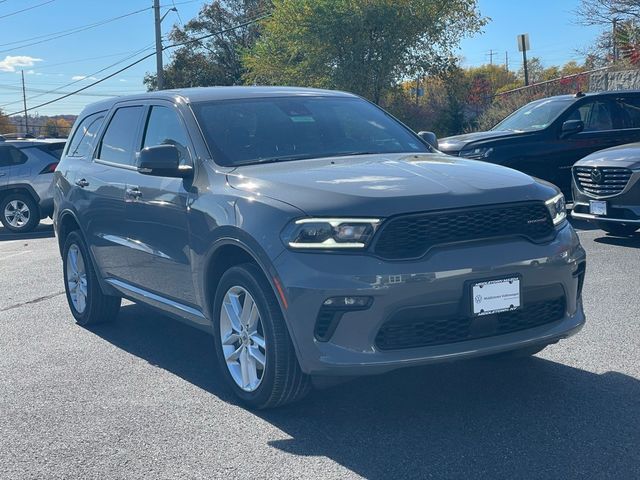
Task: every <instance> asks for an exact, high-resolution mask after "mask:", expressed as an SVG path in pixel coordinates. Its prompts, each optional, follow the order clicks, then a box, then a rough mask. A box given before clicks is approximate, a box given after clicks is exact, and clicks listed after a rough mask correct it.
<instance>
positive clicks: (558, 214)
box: [545, 193, 567, 225]
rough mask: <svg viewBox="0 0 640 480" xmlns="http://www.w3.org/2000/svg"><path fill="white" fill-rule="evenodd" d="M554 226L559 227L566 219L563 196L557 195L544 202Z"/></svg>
mask: <svg viewBox="0 0 640 480" xmlns="http://www.w3.org/2000/svg"><path fill="white" fill-rule="evenodd" d="M545 203H546V205H547V208H548V209H549V213H550V214H551V218H552V219H553V224H554V225H560V224H561V223H562V222H564V221H565V220H566V219H567V204H566V203H565V201H564V195H563V194H561V193H559V194H558V195H556V196H555V197H553V198H552V199H550V200H547V201H546V202H545Z"/></svg>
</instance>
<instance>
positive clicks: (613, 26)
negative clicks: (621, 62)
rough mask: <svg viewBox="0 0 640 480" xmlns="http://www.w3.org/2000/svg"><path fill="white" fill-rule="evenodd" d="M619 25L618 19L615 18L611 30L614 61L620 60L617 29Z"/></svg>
mask: <svg viewBox="0 0 640 480" xmlns="http://www.w3.org/2000/svg"><path fill="white" fill-rule="evenodd" d="M617 27H618V19H617V18H614V19H613V22H612V31H611V47H612V49H613V63H615V62H617V61H618V46H617V45H616V30H617Z"/></svg>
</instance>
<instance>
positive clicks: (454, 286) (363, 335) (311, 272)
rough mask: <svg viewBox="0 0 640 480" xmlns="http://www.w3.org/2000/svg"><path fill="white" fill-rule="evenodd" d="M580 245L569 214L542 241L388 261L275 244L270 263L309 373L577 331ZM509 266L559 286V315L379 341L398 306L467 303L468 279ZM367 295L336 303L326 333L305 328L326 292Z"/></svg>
mask: <svg viewBox="0 0 640 480" xmlns="http://www.w3.org/2000/svg"><path fill="white" fill-rule="evenodd" d="M584 262H585V252H584V250H583V249H582V247H581V246H580V243H579V240H578V237H577V235H576V234H575V232H574V230H573V229H572V228H571V226H569V225H568V224H567V225H565V226H564V227H563V228H562V229H561V230H560V231H559V232H558V234H557V236H556V238H555V239H554V240H553V241H551V242H549V243H547V244H543V245H539V244H534V243H531V242H529V241H527V240H524V239H503V240H491V241H483V242H474V243H469V244H465V245H457V246H448V247H440V248H437V249H433V250H432V251H431V252H430V253H429V254H428V255H427V256H426V257H424V258H423V259H420V260H416V261H410V262H407V261H404V262H389V261H384V260H381V259H379V258H376V257H372V256H368V255H349V254H335V253H333V254H332V253H328V254H322V253H300V252H292V251H289V250H286V251H284V252H283V253H282V254H281V255H280V256H279V257H278V258H277V259H276V261H275V262H274V267H275V269H276V271H277V274H278V276H279V278H280V280H281V282H282V285H283V287H284V289H285V296H286V299H287V304H288V307H287V308H286V309H285V311H284V315H285V319H286V321H287V324H288V327H289V331H290V333H291V337H292V340H293V343H294V346H295V348H296V352H297V355H298V359H299V361H300V365H301V367H302V370H303V371H304V372H305V373H308V374H315V375H366V374H376V373H384V372H386V371H390V370H394V369H397V368H401V367H405V366H412V365H424V364H429V363H434V362H442V361H449V360H456V359H462V358H471V357H476V356H482V355H488V354H493V353H498V352H502V351H507V350H514V349H518V348H522V347H527V346H533V345H544V344H550V343H554V342H556V341H558V340H559V339H562V338H566V337H568V336H570V335H571V334H573V333H576V332H577V331H578V330H579V329H580V328H581V327H582V325H583V324H584V321H585V317H584V312H583V309H582V302H581V300H580V298H579V294H578V290H579V279H578V275H577V272H578V271H579V269H580V268H583V267H584V265H583V263H584ZM514 274H517V275H519V276H520V278H521V283H522V287H523V299H522V300H523V301H524V302H525V304H526V302H527V298H526V295H527V293H526V292H527V291H533V290H535V289H541V288H542V289H544V288H548V287H550V286H555V287H557V289H558V290H560V291H563V292H564V296H565V299H566V304H565V312H564V315H563V316H562V318H560V319H559V320H557V321H553V322H551V323H547V324H544V325H541V326H537V327H535V328H529V329H526V330H519V331H514V332H512V333H506V334H501V335H494V336H485V337H483V338H475V339H470V340H464V341H456V342H455V343H447V344H439V345H434V346H424V347H415V348H404V349H395V350H393V349H391V350H382V349H380V348H379V347H377V346H376V336H377V334H378V332H379V331H380V328H381V327H382V326H383V325H384V324H385V322H387V321H389V319H390V318H391V317H393V316H394V315H396V314H397V313H398V312H399V311H401V310H404V309H407V308H412V307H420V308H422V307H427V308H432V307H438V306H440V305H445V304H446V305H449V306H451V305H454V306H455V307H456V308H457V309H458V312H457V313H456V314H460V315H463V314H465V312H467V311H468V310H467V307H468V302H470V298H468V295H467V293H466V292H467V290H466V285H468V283H469V282H476V281H483V280H487V279H492V278H499V277H509V276H513V275H514ZM343 295H350V296H370V297H372V298H373V303H372V304H371V306H370V307H369V308H368V309H366V310H359V311H353V312H349V313H345V314H344V315H343V316H342V318H341V320H340V322H339V324H338V326H337V328H336V329H335V331H334V332H333V335H331V337H330V339H329V340H328V341H319V340H318V339H317V338H316V336H315V334H314V332H315V325H316V319H317V317H318V313H319V311H320V308H321V306H322V304H323V302H324V301H325V300H326V299H327V298H329V297H335V296H343Z"/></svg>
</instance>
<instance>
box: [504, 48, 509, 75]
mask: <svg viewBox="0 0 640 480" xmlns="http://www.w3.org/2000/svg"><path fill="white" fill-rule="evenodd" d="M504 69H505V70H506V71H507V72H508V71H509V52H504Z"/></svg>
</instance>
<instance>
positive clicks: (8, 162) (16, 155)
mask: <svg viewBox="0 0 640 480" xmlns="http://www.w3.org/2000/svg"><path fill="white" fill-rule="evenodd" d="M26 161H27V156H26V155H25V154H24V153H22V152H21V151H20V150H18V149H17V148H16V147H13V146H11V145H4V146H0V167H10V166H12V165H21V164H23V163H24V162H26Z"/></svg>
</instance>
